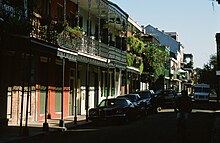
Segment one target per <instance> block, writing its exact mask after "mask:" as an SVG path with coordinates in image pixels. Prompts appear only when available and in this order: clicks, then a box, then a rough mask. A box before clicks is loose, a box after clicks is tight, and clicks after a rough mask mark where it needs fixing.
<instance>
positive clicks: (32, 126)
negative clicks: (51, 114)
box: [0, 115, 89, 143]
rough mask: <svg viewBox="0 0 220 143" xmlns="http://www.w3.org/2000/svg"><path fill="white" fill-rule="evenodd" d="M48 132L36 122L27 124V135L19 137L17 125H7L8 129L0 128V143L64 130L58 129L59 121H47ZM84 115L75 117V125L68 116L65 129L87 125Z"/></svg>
mask: <svg viewBox="0 0 220 143" xmlns="http://www.w3.org/2000/svg"><path fill="white" fill-rule="evenodd" d="M47 122H48V126H49V130H48V131H44V130H43V123H44V121H38V122H34V123H29V124H28V135H27V136H21V135H20V126H19V125H9V126H8V127H0V143H6V142H13V141H16V140H21V139H24V138H30V137H33V136H36V135H42V134H46V133H48V132H53V131H62V130H65V129H64V128H63V127H59V122H60V119H48V120H47ZM87 123H89V122H87V121H86V116H85V115H79V116H77V124H74V117H73V116H70V117H67V118H65V119H64V124H65V127H66V128H67V129H70V128H74V127H77V126H80V125H84V124H87Z"/></svg>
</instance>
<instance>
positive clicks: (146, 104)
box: [135, 90, 157, 114]
mask: <svg viewBox="0 0 220 143" xmlns="http://www.w3.org/2000/svg"><path fill="white" fill-rule="evenodd" d="M135 93H136V94H138V95H139V96H140V98H141V99H140V104H141V105H142V106H143V108H144V110H145V113H147V114H148V113H156V112H157V107H156V104H155V102H154V95H155V93H154V91H153V90H143V91H137V92H135Z"/></svg>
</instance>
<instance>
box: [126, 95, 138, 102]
mask: <svg viewBox="0 0 220 143" xmlns="http://www.w3.org/2000/svg"><path fill="white" fill-rule="evenodd" d="M124 97H125V98H128V99H129V100H130V101H131V102H135V101H136V99H137V98H136V96H135V95H125V96H124Z"/></svg>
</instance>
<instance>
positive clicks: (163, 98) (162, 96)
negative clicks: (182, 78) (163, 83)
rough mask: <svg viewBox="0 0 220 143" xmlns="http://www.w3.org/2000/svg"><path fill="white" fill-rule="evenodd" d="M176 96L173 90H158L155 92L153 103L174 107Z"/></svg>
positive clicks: (163, 106) (164, 106)
mask: <svg viewBox="0 0 220 143" xmlns="http://www.w3.org/2000/svg"><path fill="white" fill-rule="evenodd" d="M176 96H177V93H176V92H175V91H174V90H159V91H157V92H156V94H155V104H157V106H158V107H161V108H175V98H176Z"/></svg>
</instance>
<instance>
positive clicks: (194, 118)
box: [22, 109, 215, 143]
mask: <svg viewBox="0 0 220 143" xmlns="http://www.w3.org/2000/svg"><path fill="white" fill-rule="evenodd" d="M175 117H176V114H175V113H174V112H173V110H171V109H164V110H162V111H160V112H159V113H157V114H153V115H149V116H147V117H142V118H141V119H138V120H136V121H133V122H130V123H128V124H124V125H114V124H108V125H104V124H103V125H99V126H97V125H94V124H88V125H86V126H82V127H79V128H77V129H72V130H71V129H69V130H67V131H64V132H52V133H48V134H44V135H39V136H35V137H32V138H29V139H26V140H23V141H22V142H23V143H26V142H28V143H35V142H36V143H37V142H41V143H48V142H53V143H61V142H65V143H68V142H71V143H72V142H79V143H89V142H96V143H99V142H105V143H113V142H135V143H142V142H150V143H162V142H163V143H168V142H169V143H178V142H179V141H178V139H177V133H176V120H175ZM214 119H215V113H214V112H213V111H208V110H193V112H192V114H191V115H190V120H189V123H188V133H187V141H186V142H187V143H212V138H213V122H214Z"/></svg>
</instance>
